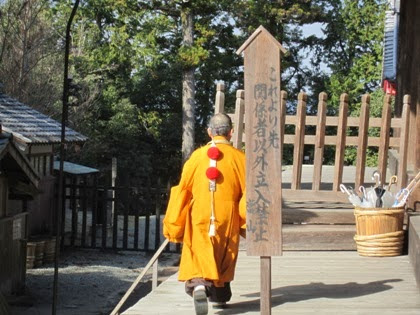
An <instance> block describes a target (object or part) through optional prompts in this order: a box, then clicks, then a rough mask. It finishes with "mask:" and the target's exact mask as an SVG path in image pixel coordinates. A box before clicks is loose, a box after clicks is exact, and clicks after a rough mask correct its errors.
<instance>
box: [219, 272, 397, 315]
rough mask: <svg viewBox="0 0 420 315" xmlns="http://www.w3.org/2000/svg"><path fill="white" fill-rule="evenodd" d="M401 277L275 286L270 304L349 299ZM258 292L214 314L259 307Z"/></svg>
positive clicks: (249, 310) (247, 310)
mask: <svg viewBox="0 0 420 315" xmlns="http://www.w3.org/2000/svg"><path fill="white" fill-rule="evenodd" d="M400 281H403V280H402V279H387V280H381V281H372V282H368V283H364V284H363V283H356V282H348V283H344V284H324V283H322V282H311V283H309V284H304V285H292V286H286V287H280V288H275V289H272V290H271V304H272V307H276V306H278V305H281V304H285V303H293V302H299V301H304V300H310V299H318V298H328V299H349V298H354V297H358V296H363V295H369V294H374V293H377V292H382V291H386V290H390V289H392V288H393V286H392V285H389V284H388V283H392V282H400ZM259 296H260V293H259V292H255V293H250V294H244V295H242V297H249V298H253V297H256V298H257V299H253V300H249V301H244V302H238V303H229V304H228V308H226V309H224V310H223V311H220V312H217V313H215V314H243V313H246V312H251V311H254V312H255V311H258V310H259V309H260V299H259Z"/></svg>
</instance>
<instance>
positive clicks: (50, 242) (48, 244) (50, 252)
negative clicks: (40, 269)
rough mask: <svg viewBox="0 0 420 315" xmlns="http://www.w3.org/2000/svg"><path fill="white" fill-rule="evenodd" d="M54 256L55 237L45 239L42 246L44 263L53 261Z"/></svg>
mask: <svg viewBox="0 0 420 315" xmlns="http://www.w3.org/2000/svg"><path fill="white" fill-rule="evenodd" d="M54 258H55V237H51V238H49V239H46V240H45V246H44V264H49V263H52V262H54Z"/></svg>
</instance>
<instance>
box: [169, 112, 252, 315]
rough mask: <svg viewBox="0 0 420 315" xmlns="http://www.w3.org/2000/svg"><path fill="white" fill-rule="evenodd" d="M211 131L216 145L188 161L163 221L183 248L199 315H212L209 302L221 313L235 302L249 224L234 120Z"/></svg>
mask: <svg viewBox="0 0 420 315" xmlns="http://www.w3.org/2000/svg"><path fill="white" fill-rule="evenodd" d="M207 131H208V134H209V136H210V138H211V139H212V141H211V142H209V143H208V144H207V145H206V146H203V147H201V148H199V149H197V150H195V151H194V152H193V153H192V155H191V157H190V158H189V159H188V160H187V161H186V163H185V165H184V168H183V171H182V176H181V180H180V182H179V185H178V186H174V187H173V188H172V189H171V193H170V199H169V204H168V208H167V211H166V215H165V218H164V221H163V234H164V235H165V237H166V238H167V239H169V241H171V242H175V243H183V247H182V254H181V262H180V266H179V276H178V280H180V281H185V287H186V292H187V293H188V294H189V295H191V296H193V298H194V305H195V310H196V313H197V314H207V312H208V304H207V298H209V299H210V301H211V302H217V303H219V306H220V307H223V306H224V305H225V304H226V302H227V301H229V300H230V298H231V296H232V293H231V290H230V282H231V281H232V280H233V278H234V273H235V265H236V260H237V257H238V248H239V240H240V231H241V230H242V231H243V229H245V223H246V207H245V200H246V197H245V154H244V153H243V152H242V151H240V150H238V149H236V148H234V147H233V146H232V145H231V143H230V142H229V140H230V138H231V136H232V132H233V129H232V121H231V119H230V117H229V116H227V115H226V114H216V115H215V116H213V117H212V118H211V120H210V124H209V128H208V130H207Z"/></svg>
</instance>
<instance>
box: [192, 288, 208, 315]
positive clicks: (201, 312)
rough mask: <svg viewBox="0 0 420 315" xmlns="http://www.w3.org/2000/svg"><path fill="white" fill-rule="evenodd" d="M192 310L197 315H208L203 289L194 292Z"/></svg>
mask: <svg viewBox="0 0 420 315" xmlns="http://www.w3.org/2000/svg"><path fill="white" fill-rule="evenodd" d="M193 298H194V308H195V313H196V314H197V315H206V314H207V313H208V303H207V295H206V290H205V289H199V290H194V292H193Z"/></svg>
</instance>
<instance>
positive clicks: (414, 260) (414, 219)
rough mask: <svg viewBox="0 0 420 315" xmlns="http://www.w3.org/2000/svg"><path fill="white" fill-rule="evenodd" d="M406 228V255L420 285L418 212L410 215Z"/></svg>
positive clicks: (419, 217) (419, 219) (419, 226)
mask: <svg viewBox="0 0 420 315" xmlns="http://www.w3.org/2000/svg"><path fill="white" fill-rule="evenodd" d="M409 221H410V223H409V228H408V256H409V258H410V262H411V265H412V266H413V268H414V275H415V277H416V281H417V285H418V286H419V287H420V214H413V215H411V216H410V220H409Z"/></svg>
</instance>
